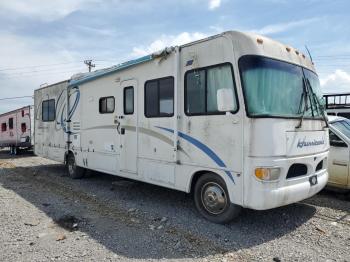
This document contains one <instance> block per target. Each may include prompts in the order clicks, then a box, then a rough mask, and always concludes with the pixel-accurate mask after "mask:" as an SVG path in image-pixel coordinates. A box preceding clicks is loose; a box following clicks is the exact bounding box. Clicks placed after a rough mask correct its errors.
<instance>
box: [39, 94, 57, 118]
mask: <svg viewBox="0 0 350 262" xmlns="http://www.w3.org/2000/svg"><path fill="white" fill-rule="evenodd" d="M55 116H56V110H55V100H54V99H50V100H45V101H43V103H42V120H43V121H54V120H55Z"/></svg>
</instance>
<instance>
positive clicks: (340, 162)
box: [328, 116, 350, 190]
mask: <svg viewBox="0 0 350 262" xmlns="http://www.w3.org/2000/svg"><path fill="white" fill-rule="evenodd" d="M328 118H329V142H330V151H329V157H328V172H329V180H328V186H330V187H336V188H340V189H347V190H350V120H349V119H346V118H344V117H338V116H329V117H328Z"/></svg>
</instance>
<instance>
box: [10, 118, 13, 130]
mask: <svg viewBox="0 0 350 262" xmlns="http://www.w3.org/2000/svg"><path fill="white" fill-rule="evenodd" d="M9 129H13V118H9Z"/></svg>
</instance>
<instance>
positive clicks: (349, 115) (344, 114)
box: [338, 113, 350, 119]
mask: <svg viewBox="0 0 350 262" xmlns="http://www.w3.org/2000/svg"><path fill="white" fill-rule="evenodd" d="M338 116H342V117H345V118H348V119H350V113H338Z"/></svg>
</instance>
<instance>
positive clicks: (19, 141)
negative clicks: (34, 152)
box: [0, 106, 34, 154]
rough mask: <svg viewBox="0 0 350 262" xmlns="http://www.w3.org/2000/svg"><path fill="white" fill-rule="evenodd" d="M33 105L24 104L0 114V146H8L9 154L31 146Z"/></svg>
mask: <svg viewBox="0 0 350 262" xmlns="http://www.w3.org/2000/svg"><path fill="white" fill-rule="evenodd" d="M33 116H34V114H33V106H25V107H22V108H19V109H16V110H13V111H10V112H7V113H4V114H1V115H0V148H4V147H9V148H10V152H11V154H17V152H18V149H20V148H24V149H30V148H32V146H33V138H34V136H33V132H34V118H33Z"/></svg>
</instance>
